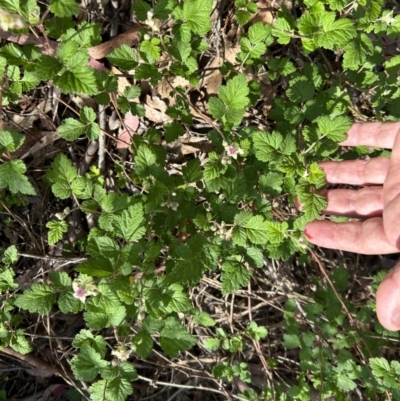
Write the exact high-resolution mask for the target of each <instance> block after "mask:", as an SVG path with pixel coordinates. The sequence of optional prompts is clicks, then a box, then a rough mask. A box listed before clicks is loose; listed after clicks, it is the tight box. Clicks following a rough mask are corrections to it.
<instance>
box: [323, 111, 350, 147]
mask: <svg viewBox="0 0 400 401" xmlns="http://www.w3.org/2000/svg"><path fill="white" fill-rule="evenodd" d="M316 122H317V124H318V130H317V132H318V135H319V136H320V137H321V136H327V137H328V138H329V139H331V140H332V141H335V142H340V141H344V140H345V139H346V138H347V136H346V135H345V134H346V132H348V131H349V129H350V127H351V125H352V121H351V119H350V118H349V117H346V116H338V117H335V118H333V119H330V118H329V117H328V116H321V117H318V118H317V119H316Z"/></svg>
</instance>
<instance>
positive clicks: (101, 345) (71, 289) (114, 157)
mask: <svg viewBox="0 0 400 401" xmlns="http://www.w3.org/2000/svg"><path fill="white" fill-rule="evenodd" d="M130 3H131V2H125V3H124V4H121V5H120V8H114V9H113V4H114V3H107V2H102V3H101V4H97V5H96V6H93V7H94V9H93V10H92V9H90V8H88V7H89V6H87V5H85V4H83V3H82V4H81V5H78V3H76V2H75V1H74V0H68V1H64V0H63V1H61V0H51V1H50V2H49V4H42V3H39V2H36V1H35V0H20V1H19V0H0V28H1V29H2V31H0V33H1V37H2V38H3V39H2V40H3V46H2V47H1V48H0V73H1V82H2V89H1V107H2V112H3V116H4V118H3V120H4V121H2V127H1V128H2V130H1V131H0V157H1V159H0V161H1V164H0V208H1V216H2V217H3V216H4V219H3V221H2V222H1V226H2V230H3V231H4V236H2V237H1V241H2V244H1V248H0V250H1V265H0V295H1V297H2V306H1V309H0V345H1V347H2V349H3V352H4V353H6V355H10V353H11V355H13V357H14V358H17V359H18V358H19V359H20V360H24V361H28V362H27V363H29V364H30V365H31V366H32V367H33V368H35V369H36V370H35V372H36V373H37V372H38V371H39V372H42V374H43V372H45V374H48V375H52V374H56V375H57V376H59V378H61V379H62V380H63V381H64V383H66V384H67V385H68V386H69V387H71V388H73V389H74V391H73V392H70V393H69V395H68V397H69V399H71V400H72V399H91V400H94V401H97V400H98V401H100V400H110V401H111V400H112V401H114V400H118V401H119V400H121V401H123V400H125V399H134V398H132V397H136V394H135V393H134V387H135V386H136V384H135V382H136V381H139V380H140V381H142V382H144V383H146V382H153V381H154V383H158V384H159V385H162V386H170V385H171V386H174V385H175V384H176V383H175V384H174V380H175V379H172V378H171V376H170V372H172V370H173V367H174V368H176V366H182V365H185V366H189V365H190V364H191V363H192V362H195V363H196V364H199V365H196V366H199V367H200V366H201V368H187V370H183V372H184V373H185V374H187V375H188V376H187V377H195V376H198V377H199V378H200V380H201V388H200V387H196V386H194V384H193V383H195V382H194V381H192V378H190V379H189V381H188V379H185V380H183V379H182V377H180V376H178V379H177V380H178V381H179V383H178V385H182V387H181V389H180V390H179V391H183V390H185V389H186V390H187V391H188V392H192V391H193V390H196V391H204V392H205V393H204V394H208V393H207V391H208V392H209V393H211V392H213V394H214V395H215V396H216V397H220V398H219V399H244V400H260V399H261V400H308V399H310V397H312V396H315V394H318V396H319V397H320V399H328V398H329V397H333V396H334V397H336V398H337V399H349V398H351V397H353V396H354V395H355V394H357V396H358V397H359V398H363V397H364V398H365V399H384V398H383V397H391V399H393V400H398V399H400V393H399V390H398V388H399V380H398V373H399V364H398V362H397V360H396V358H395V357H393V355H392V354H391V353H386V352H385V351H384V350H385V348H387V347H390V348H391V349H394V350H395V351H396V350H397V348H398V335H397V334H396V333H389V332H386V331H385V330H383V328H382V327H380V326H379V324H378V323H377V322H376V320H375V317H374V307H375V306H374V303H373V298H372V297H370V295H373V292H374V291H375V290H376V285H377V283H378V282H379V281H380V280H381V279H382V275H381V274H378V272H377V270H378V268H379V265H378V262H377V261H376V260H374V261H372V260H367V261H366V263H369V265H370V267H371V269H372V271H374V273H376V275H375V276H374V277H371V272H369V273H367V272H363V271H362V268H360V267H359V265H358V264H357V262H356V258H355V257H353V258H351V257H348V258H347V257H346V258H345V257H342V256H341V255H335V257H336V258H338V259H337V260H334V261H332V259H334V258H332V255H328V254H324V253H323V251H321V250H315V249H312V248H311V247H310V246H309V244H308V243H307V241H306V240H305V238H304V236H303V233H302V230H303V227H304V225H305V223H307V222H308V221H310V220H312V219H314V218H316V217H318V216H319V215H320V214H321V211H322V210H323V209H324V208H325V207H326V200H325V198H324V197H323V196H322V195H321V192H320V191H321V190H322V189H323V188H324V187H325V184H326V183H325V178H324V174H323V172H322V170H321V169H320V168H319V167H318V164H317V163H318V162H319V161H323V160H341V159H352V158H356V157H360V156H367V157H373V156H376V155H378V154H380V155H383V156H385V155H386V153H385V152H382V151H378V150H374V149H367V148H361V147H359V148H355V149H343V148H342V147H340V146H339V145H338V143H339V142H340V141H342V140H343V139H344V138H345V134H346V132H347V131H348V130H349V128H350V127H351V125H352V122H353V121H354V120H361V121H367V120H371V119H375V120H378V121H382V120H394V119H397V118H399V111H398V110H399V107H398V106H399V99H400V92H399V89H398V70H399V66H400V58H399V56H397V55H395V54H394V49H396V46H398V40H399V39H400V14H399V12H398V11H399V10H398V9H397V8H396V7H395V6H394V5H393V4H392V3H390V2H389V1H388V2H387V3H385V2H384V1H383V0H371V1H351V2H350V1H346V0H342V1H337V0H326V1H322V0H312V1H303V2H300V3H298V4H297V3H296V4H292V3H291V2H288V3H285V4H284V5H277V4H276V5H275V6H273V5H268V4H267V2H257V3H256V2H253V1H247V0H246V1H241V0H236V1H235V2H228V3H229V4H228V3H227V4H225V2H219V1H216V2H213V1H212V0H201V1H198V0H185V1H177V0H155V1H152V2H151V1H144V0H136V1H134V2H132V4H130ZM264 3H265V4H264ZM273 4H275V3H273ZM124 6H125V7H126V8H124ZM265 9H267V10H268V11H265ZM82 11H86V14H85V12H82ZM267 13H269V14H267ZM122 14H123V15H124V16H125V17H126V19H129V16H130V15H133V16H134V18H133V20H132V21H133V22H132V23H131V24H127V26H125V25H124V24H125V22H124V21H122V20H120V19H119V18H121V15H122ZM89 15H91V17H90V18H89ZM110 15H112V16H113V17H112V18H111V17H110ZM267 16H269V17H271V18H270V19H269V17H268V18H267ZM115 21H119V25H120V26H118V24H117V28H115V26H114V25H113V27H112V28H110V26H111V25H112V24H114V23H115ZM122 27H123V30H124V32H120V35H116V34H115V29H117V33H118V29H120V28H121V30H122ZM113 30H114V31H113ZM112 32H114V33H112ZM21 43H23V44H21ZM47 102H51V104H52V107H50V108H49V109H46V106H45V104H46V103H47ZM36 109H37V110H39V112H38V113H37V121H38V122H35V125H32V123H30V125H29V124H27V123H25V122H24V121H25V120H18V119H16V118H15V117H13V116H15V115H21V116H22V117H24V116H25V117H26V116H28V115H29V116H30V115H31V114H33V112H32V110H36ZM27 110H28V111H27ZM35 121H36V120H35ZM43 132H44V134H43ZM32 138H33V140H32ZM48 138H52V139H51V140H49V139H48ZM46 140H47V141H48V142H46ZM53 142H54V143H56V144H57V145H56V146H54V147H51V146H53V145H52V143H53ZM40 143H44V145H43V146H41V145H38V144H40ZM40 149H45V152H44V154H43V153H40V152H39V151H40ZM46 150H47V151H46ZM295 197H297V198H298V201H299V202H300V203H301V204H302V205H303V207H302V212H301V213H300V212H298V211H296V209H295V208H294V200H295ZM38 204H42V205H45V207H44V208H43V207H42V209H41V212H39V213H37V212H35V210H36V208H37V207H38V206H37V205H38ZM32 261H33V262H35V261H39V262H38V264H34V263H33V262H32ZM35 263H36V262H35ZM386 263H388V262H387V261H386ZM360 269H361V270H360ZM30 270H32V271H34V274H33V275H32V277H31V276H30V275H29V274H28V272H29V271H30ZM366 277H367V278H366ZM360 283H362V284H360ZM366 288H367V289H366ZM72 319H73V320H72ZM71 321H72V322H73V324H70V322H71ZM60 322H66V323H64V326H62V324H63V323H60ZM35 325H37V326H35ZM33 327H37V330H36V329H35V330H33ZM43 327H45V328H46V330H47V331H48V335H47V337H46V336H43V335H42V334H41V332H42V330H43ZM67 328H68V333H69V334H68V335H64V334H65V333H63V330H67ZM44 338H46V339H47V340H50V341H53V340H52V339H54V338H56V339H57V346H56V345H54V344H53V343H50V344H51V350H53V351H52V352H53V354H51V352H50V351H49V355H52V356H53V358H54V360H53V361H52V360H49V359H44V358H43V359H40V358H38V357H37V356H38V355H40V351H39V348H40V347H42V348H43V347H48V345H49V343H48V342H47V343H44V342H43V339H44ZM39 346H40V347H39ZM57 347H59V348H57ZM60 355H62V356H63V357H62V358H64V359H62V358H60V357H59V356H60ZM138 359H140V360H141V363H143V364H145V366H146V370H145V373H143V372H140V371H139V369H137V366H138V364H136V365H135V363H136V361H137V360H138ZM210 359H211V363H210ZM203 360H204V361H207V362H204V363H203V362H202V361H203ZM188 361H190V363H189V362H188ZM186 362H187V363H186ZM54 363H56V364H58V367H57V368H56V369H55V368H54ZM146 364H147V365H146ZM140 366H142V365H140ZM153 366H157V368H160V369H161V368H162V369H161V370H162V373H159V375H163V377H161V379H160V378H158V377H156V376H155V375H154V370H153ZM182 369H184V368H182ZM185 369H186V368H185ZM55 372H56V373H55ZM139 373H140V374H139ZM193 380H194V379H193ZM196 380H197V379H196ZM260 380H261V383H260ZM181 383H182V384H181ZM233 383H235V384H233ZM185 386H186V387H185ZM137 388H139V389H140V387H139V386H137ZM199 388H200V389H199ZM3 390H4V393H5V394H6V393H7V392H8V391H11V390H10V387H9V386H8V385H7V384H5V385H4V388H3ZM139 391H140V390H139ZM146 391H148V392H149V394H150V396H153V395H154V393H152V391H153V390H151V389H147V390H146ZM132 394H133V395H132ZM0 395H1V396H2V395H3V394H2V393H0ZM141 396H143V394H141ZM190 396H192V394H191V395H190ZM169 397H170V398H169V399H173V397H174V395H173V394H172V395H171V396H169ZM171 397H172V398H171ZM3 398H4V397H3Z"/></svg>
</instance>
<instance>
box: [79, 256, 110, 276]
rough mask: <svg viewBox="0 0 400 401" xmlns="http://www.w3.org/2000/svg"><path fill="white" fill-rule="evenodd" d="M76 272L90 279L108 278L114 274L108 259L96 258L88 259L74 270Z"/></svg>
mask: <svg viewBox="0 0 400 401" xmlns="http://www.w3.org/2000/svg"><path fill="white" fill-rule="evenodd" d="M75 269H76V270H77V271H78V272H80V273H83V274H87V275H89V276H92V277H100V278H102V277H110V276H112V275H113V274H114V266H113V264H112V262H111V260H110V259H108V258H104V257H97V258H95V259H94V258H93V259H88V260H87V261H86V262H83V263H81V264H80V265H78V266H77V267H76V268H75Z"/></svg>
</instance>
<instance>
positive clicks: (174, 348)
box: [160, 326, 197, 358]
mask: <svg viewBox="0 0 400 401" xmlns="http://www.w3.org/2000/svg"><path fill="white" fill-rule="evenodd" d="M196 344H197V340H196V338H195V337H193V336H192V335H191V334H190V333H188V332H187V331H186V329H185V328H184V327H183V326H180V327H179V326H176V327H172V328H169V327H167V328H164V329H163V330H161V333H160V345H161V348H162V349H163V351H164V353H165V355H167V356H169V357H170V358H176V357H177V356H178V355H179V352H182V351H186V350H187V349H189V348H191V347H193V346H194V345H196Z"/></svg>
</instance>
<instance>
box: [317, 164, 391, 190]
mask: <svg viewBox="0 0 400 401" xmlns="http://www.w3.org/2000/svg"><path fill="white" fill-rule="evenodd" d="M318 165H319V167H321V169H322V170H323V171H324V172H325V175H326V181H327V182H328V183H329V184H348V185H374V184H383V182H384V181H385V178H386V176H387V174H388V171H389V166H390V159H387V158H385V157H377V158H374V159H370V160H346V161H341V162H321V163H318Z"/></svg>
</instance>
